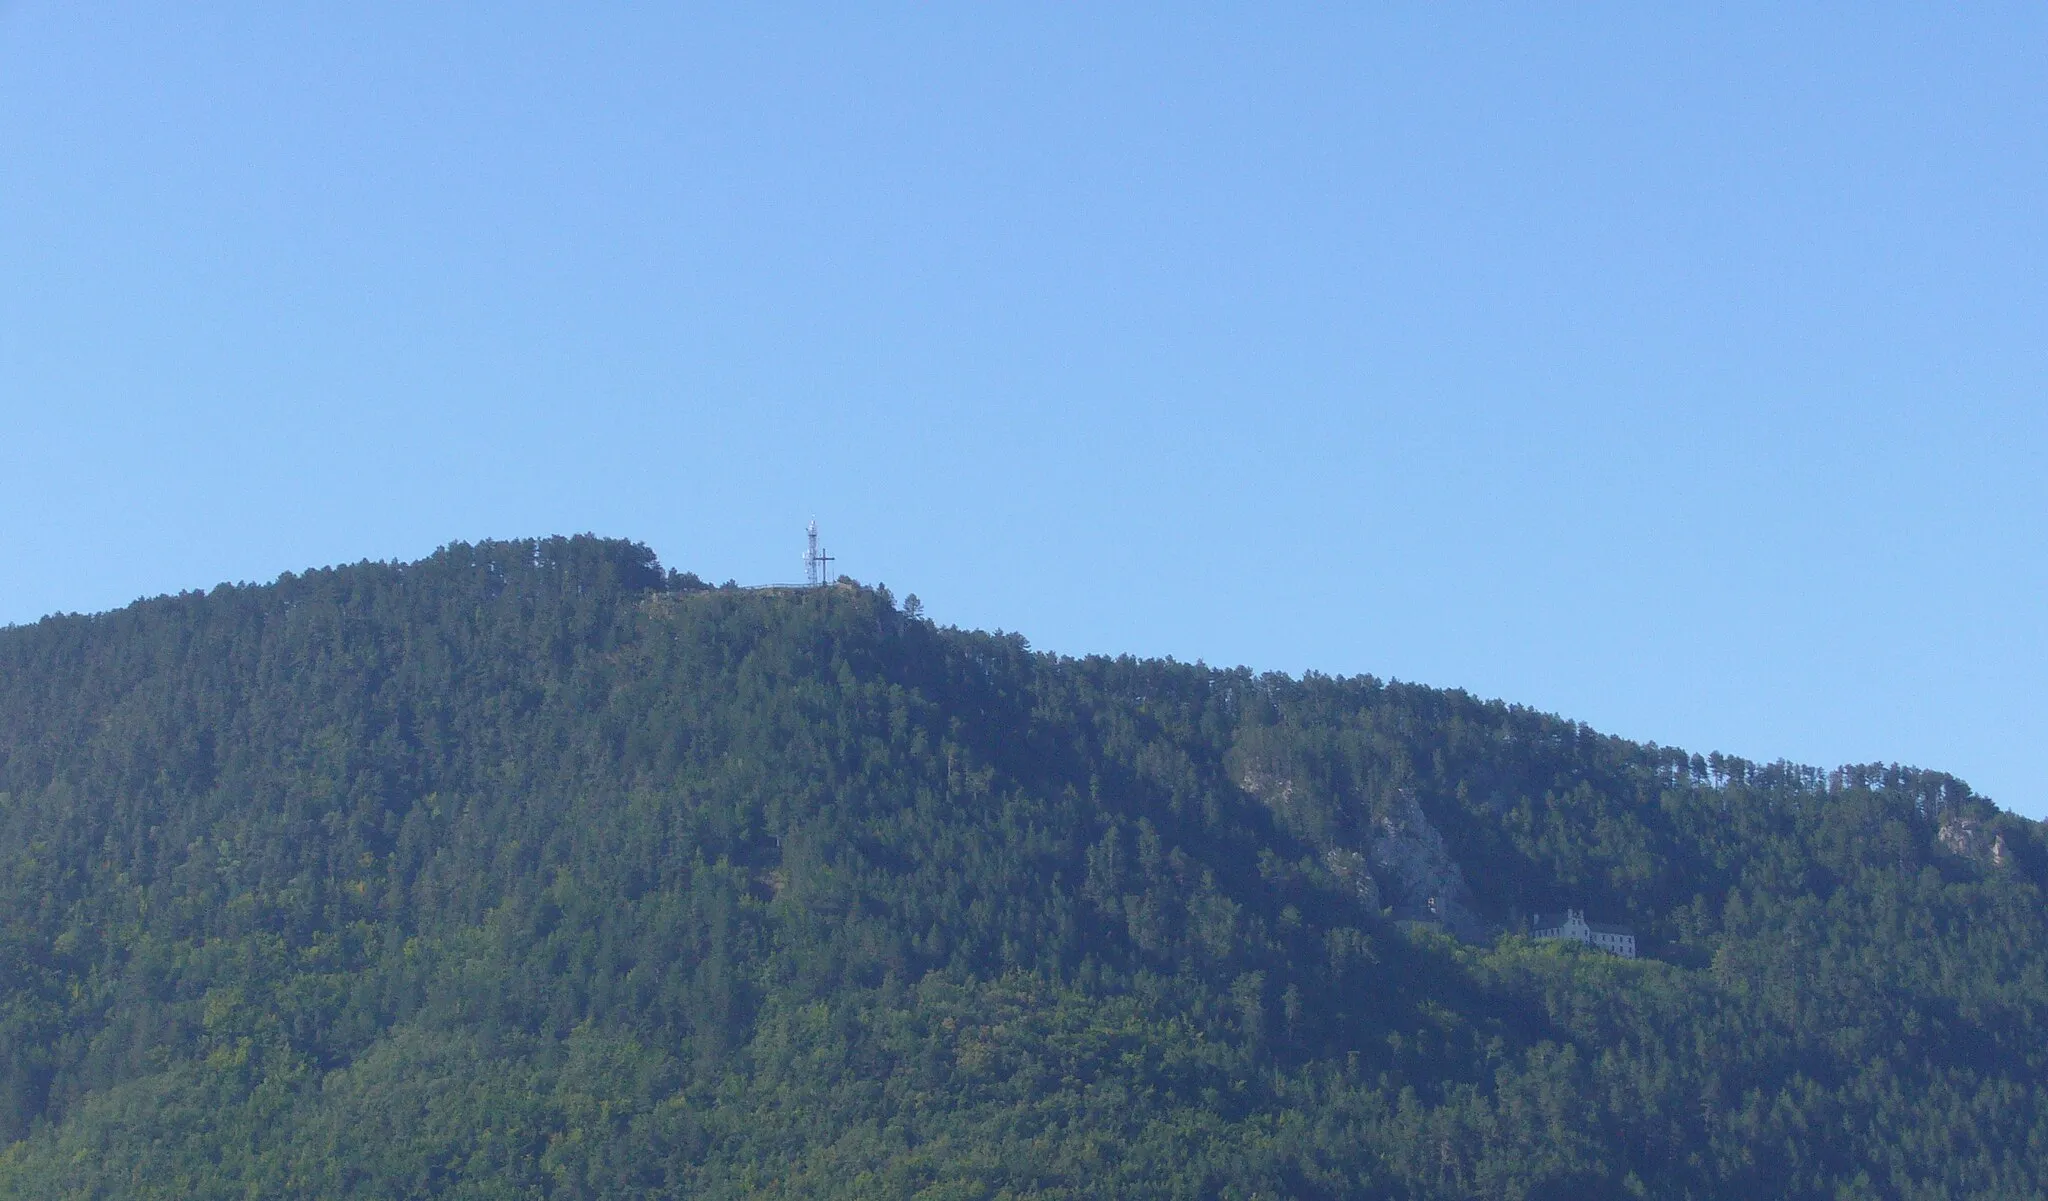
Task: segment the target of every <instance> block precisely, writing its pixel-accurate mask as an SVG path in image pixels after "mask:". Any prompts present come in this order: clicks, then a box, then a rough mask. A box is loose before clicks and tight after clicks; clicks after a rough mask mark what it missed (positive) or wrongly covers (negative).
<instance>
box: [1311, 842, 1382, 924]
mask: <svg viewBox="0 0 2048 1201" xmlns="http://www.w3.org/2000/svg"><path fill="white" fill-rule="evenodd" d="M1323 866H1325V867H1327V868H1329V869H1330V874H1331V875H1333V876H1335V877H1337V879H1339V880H1341V881H1343V882H1344V884H1345V885H1346V886H1347V887H1349V888H1350V889H1351V890H1352V891H1353V892H1354V893H1356V894H1357V895H1358V898H1359V900H1361V901H1363V902H1364V903H1365V907H1366V908H1368V909H1371V910H1374V911H1375V912H1377V911H1378V910H1379V908H1380V907H1381V906H1382V905H1384V904H1385V903H1386V902H1385V901H1383V900H1382V899H1381V897H1380V885H1379V881H1377V880H1375V879H1373V876H1372V868H1371V867H1370V866H1369V865H1368V864H1367V862H1366V858H1365V856H1364V855H1361V854H1359V853H1358V852H1357V851H1354V850H1352V849H1351V848H1350V847H1328V848H1325V849H1324V851H1323Z"/></svg>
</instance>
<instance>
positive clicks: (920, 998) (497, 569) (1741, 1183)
mask: <svg viewBox="0 0 2048 1201" xmlns="http://www.w3.org/2000/svg"><path fill="white" fill-rule="evenodd" d="M1410 807H1413V808H1415V809H1416V810H1418V811H1419V812H1421V813H1422V814H1424V815H1426V817H1427V820H1428V822H1429V823H1430V824H1431V826H1432V828H1433V829H1435V830H1437V831H1440V832H1441V835H1442V839H1443V842H1444V844H1445V846H1446V847H1447V848H1448V850H1449V852H1450V853H1451V855H1452V856H1453V857H1454V858H1455V859H1456V860H1457V862H1458V863H1459V864H1461V865H1462V867H1463V870H1464V873H1465V875H1466V878H1467V879H1468V880H1469V881H1470V883H1471V886H1472V889H1473V892H1474V898H1475V900H1476V902H1477V904H1478V907H1479V909H1480V911H1481V912H1482V913H1483V914H1485V915H1486V916H1488V917H1490V918H1491V919H1492V920H1494V921H1495V922H1496V923H1497V924H1498V926H1499V927H1501V928H1502V929H1506V930H1513V929H1518V928H1519V925H1518V923H1519V922H1520V921H1521V920H1522V917H1523V915H1525V914H1526V913H1528V912H1530V911H1533V910H1539V909H1555V908H1562V907H1563V906H1565V905H1567V904H1569V905H1572V906H1575V907H1581V908H1586V909H1589V910H1591V911H1593V912H1594V913H1595V914H1596V915H1603V916H1609V917H1612V918H1615V919H1618V920H1625V921H1628V922H1630V923H1632V924H1633V925H1634V926H1635V928H1636V929H1637V931H1638V934H1639V936H1640V938H1641V940H1642V942H1643V944H1644V946H1645V948H1646V949H1647V950H1648V951H1649V953H1650V955H1651V958H1648V959H1644V960H1639V961H1635V962H1626V961H1622V960H1618V959H1613V958H1609V957H1606V956H1603V955H1600V954H1598V953H1594V952H1590V951H1584V950H1582V949H1580V948H1576V947H1560V946H1558V945H1555V944H1532V943H1530V942H1528V941H1527V940H1525V939H1523V938H1520V937H1516V936H1513V935H1505V936H1502V937H1499V938H1497V939H1495V940H1494V941H1492V942H1491V943H1490V944H1488V945H1485V946H1479V945H1465V944H1460V943H1458V942H1455V941H1454V940H1452V939H1449V938H1447V937H1443V936H1439V935H1432V934H1429V933H1419V934H1404V933H1402V932H1401V931H1400V930H1399V929H1398V928H1396V927H1395V926H1394V925H1393V924H1392V923H1391V922H1389V920H1388V917H1387V914H1386V913H1385V912H1383V911H1382V910H1381V909H1380V908H1379V907H1378V905H1377V904H1376V903H1375V902H1374V901H1373V900H1372V897H1371V894H1370V893H1369V891H1367V890H1365V889H1363V888H1362V887H1361V886H1360V881H1359V878H1358V876H1357V872H1358V871H1359V870H1362V869H1358V868H1356V867H1354V866H1351V865H1354V864H1356V863H1362V862H1363V860H1361V859H1358V858H1357V857H1356V856H1353V857H1352V858H1351V859H1346V858H1345V854H1346V853H1347V851H1354V850H1362V849H1365V848H1368V847H1369V846H1371V845H1372V841H1373V839H1374V838H1375V837H1376V833H1375V832H1376V831H1378V830H1381V829H1382V828H1383V827H1384V826H1385V824H1386V823H1387V822H1389V821H1394V820H1399V818H1400V815H1401V814H1403V813H1405V812H1407V811H1408V809H1409V808H1410ZM2044 873H2048V844H2044V841H2043V839H2042V836H2041V833H2040V830H2039V827H2037V826H2036V825H2035V824H2033V823H2030V822H2026V821H2024V820H2022V819H2019V818H2016V817H2014V816H2012V815H2009V814H2004V813H2001V812H1999V811H1998V810H1997V809H1996V807H1995V806H1992V805H1991V804H1990V803H1989V802H1987V801H1985V800H1983V799H1982V798H1980V797H1977V796H1975V795H1973V794H1972V793H1971V792H1970V791H1969V789H1968V788H1966V787H1965V786H1963V785H1962V784H1961V783H1960V782H1959V781H1956V780H1954V779H1952V778H1950V777H1947V776H1942V775H1939V774H1937V773H1929V772H1920V771H1914V770H1909V769H1899V768H1884V767H1869V768H1850V769H1843V770H1842V771H1838V772H1834V773H1820V772H1816V771H1813V770H1811V769H1803V768H1796V767H1792V766H1790V765H1785V764H1776V765H1756V764H1750V763H1746V762H1742V761H1738V760H1730V759H1723V758H1720V757H1718V756H1717V757H1713V758H1701V757H1698V756H1690V755H1686V754H1684V753H1681V752H1678V751H1675V750H1670V749H1666V748H1659V747H1655V746H1642V745H1638V744H1633V743H1628V742H1624V741H1622V740H1618V739H1613V738H1608V737H1604V736H1601V735H1598V734H1595V733H1594V732H1592V731H1591V730H1588V729H1586V728H1584V727H1582V726H1577V725H1574V724H1572V723H1568V722H1564V721H1561V720H1558V719H1556V718H1554V717H1550V716H1547V715H1544V714H1540V713H1535V712H1532V711H1529V710H1526V709H1521V708H1516V707H1510V706H1506V705H1501V704H1497V703H1486V702H1481V701H1478V700H1475V699H1473V698H1471V697H1469V696H1466V695H1464V694H1462V693H1457V692H1443V691H1438V690H1432V689H1427V688H1420V687H1415V686H1410V685H1402V684H1390V683H1383V682H1381V681H1378V680H1374V679H1371V678H1369V677H1361V678H1354V679H1332V678H1328V677H1322V676H1316V675H1310V676H1308V677H1306V678H1304V679H1299V680H1296V679H1290V678H1286V677H1281V676H1254V675H1252V674H1251V673H1248V672H1245V671H1241V670H1240V671H1221V670H1215V669H1211V668H1207V667H1204V666H1201V665H1187V664H1179V663H1174V662H1171V661H1167V662H1158V661H1140V660H1135V659H1130V658H1122V659H1101V658H1091V659H1083V660H1075V659H1067V658H1061V657H1056V656H1048V655H1041V654H1036V653H1033V652H1032V651H1031V650H1030V649H1029V647H1028V646H1027V645H1026V644H1025V642H1024V641H1023V640H1022V639H1021V638H1017V637H1014V636H1003V635H989V634H981V633H972V632H964V631H959V630H952V629H940V628H937V627H935V626H933V625H932V624H931V623H930V622H928V621H926V620H924V619H923V618H922V617H921V616H920V615H919V614H918V613H917V612H915V611H912V610H910V608H909V606H907V605H906V608H905V610H903V611H899V610H897V609H896V608H895V606H894V605H893V603H892V602H891V599H890V597H889V595H888V593H887V591H886V590H881V589H876V590H865V589H859V588H854V587H846V586H841V587H835V588H826V589H816V590H761V591H746V590H740V589H736V588H730V587H728V588H718V589H713V588H707V587H705V586H704V585H703V584H702V582H701V581H699V580H697V579H696V577H694V576H689V575H680V574H675V573H666V574H665V573H663V572H662V570H661V569H660V567H659V565H658V564H656V563H655V561H654V558H653V556H652V555H651V554H649V553H648V552H647V550H646V549H645V548H644V547H639V546H636V545H632V544H628V543H619V542H610V541H603V540H598V539H593V538H576V539H552V540H547V541H542V542H514V543H486V544H481V545H476V546H467V545H460V544H457V545H453V546H450V547H447V548H445V549H444V550H442V551H441V552H439V553H437V554H436V555H434V556H433V557H431V558H429V559H427V560H424V561H422V562H419V563H412V564H373V563H365V564H359V565H356V566H353V567H345V568H338V569H333V570H326V571H318V572H312V573H309V574H307V575H304V576H286V577H284V578H283V579H281V580H279V581H278V582H277V583H275V584H273V585H269V586H264V587H227V586H223V587H221V588H218V589H215V590H214V591H213V592H211V593H208V594H203V595H202V594H199V593H189V594H185V595H181V596H175V597H165V598H161V599H157V600H152V601H145V602H141V603H138V604H136V605H133V606H131V607H129V608H127V609H124V610H121V611H119V612H115V613H109V614H104V615H99V616H94V617H60V618H51V619H48V620H45V621H43V622H41V623H38V624H36V625H33V626H25V627H16V628H10V629H7V630H4V631H0V1146H4V1150H0V1196H22V1197H112V1196H138V1197H140V1196H164V1197H172V1196H175V1197H227V1196H236V1197H246V1196H277V1195H306V1196H312V1195H318V1196H336V1197H364V1198H370V1197H415V1196H453V1197H500V1196H503V1197H543V1196H545V1197H577V1198H580V1197H618V1196H666V1195H689V1196H705V1197H723V1196H733V1197H737V1196H742V1195H757V1194H760V1195H771V1196H788V1197H826V1196H832V1197H870V1196H871V1197H906V1196H908V1197H925V1198H997V1197H1012V1198H1022V1197H1080V1196H1102V1195H1119V1196H1141V1197H1142V1196H1158V1197H1244V1198H1249V1197H1254V1196H1266V1197H1277V1196H1294V1197H1345V1196H1372V1197H1379V1196H1394V1197H1416V1198H1422V1197H1475V1196H1479V1197H1503V1198H1543V1197H1562V1196H1573V1197H1607V1196H1613V1197H1626V1196H1656V1197H1700V1198H1705V1197H1750V1196H1785V1197H1834V1196H1859V1195H1872V1196H1876V1195H1883V1196H1892V1197H1902V1198H1936V1197H1986V1198H1989V1197H2000V1198H2009V1197H2025V1196H2041V1195H2043V1194H2044V1189H2048V1183H2044V1177H2048V1104H2044V1100H2043V1096H2042V1090H2040V1089H2039V1087H2038V1085H2037V1081H2039V1080H2040V1079H2042V1078H2044V1077H2048V930H2044V923H2043V910H2042V905H2041V898H2042V888H2043V885H2044V883H2048V878H2044Z"/></svg>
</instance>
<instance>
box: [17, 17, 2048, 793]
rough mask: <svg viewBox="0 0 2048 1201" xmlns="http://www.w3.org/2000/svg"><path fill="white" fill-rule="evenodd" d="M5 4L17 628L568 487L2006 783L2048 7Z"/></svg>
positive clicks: (1211, 624)
mask: <svg viewBox="0 0 2048 1201" xmlns="http://www.w3.org/2000/svg"><path fill="white" fill-rule="evenodd" d="M1100 7H1102V6H1088V7H1080V6H1067V7H1061V8H1050V7H1047V8H1031V7H1019V6H973V7H967V6H961V7H934V6H925V5H919V6H904V7H900V8H882V7H880V6H854V9H855V10H857V11H849V9H848V7H847V6H834V7H832V8H828V9H820V10H803V9H795V8H774V9H770V8H767V7H766V6H749V9H748V11H746V12H745V13H743V15H740V16H737V17H735V16H731V15H726V14H720V13H707V12H680V13H670V12H663V13H656V12H653V11H651V10H653V9H655V8H656V6H640V7H638V8H629V7H626V6H551V7H549V8H531V9H529V8H516V7H511V6H504V5H491V6H481V5H479V6H474V7H465V6H458V5H412V4H407V5H367V4H366V5H324V6H281V5H269V4H266V5H255V4H247V5H243V4H210V5H204V6H198V5H170V4H122V5H93V4H55V3H33V4H23V3H0V488H4V496H5V502H4V511H0V622H20V621H31V620H34V619H35V618H37V617H38V616H40V615H42V614H44V613H47V612H51V611H57V610H67V611H77V610H82V611H91V610H99V609H105V608H110V607H114V606H118V605H121V604H125V603H126V602H128V601H129V600H131V599H133V598H135V597H137V596H140V595H145V594H155V593H160V592H165V591H175V590H178V589H183V588H190V587H205V586H210V585H212V584H213V583H215V582H217V581H220V580H266V579H269V578H272V577H274V576H275V575H276V574H277V573H279V572H281V571H284V570H287V569H301V568H305V567H308V566H313V565H320V564H327V563H333V562H338V561H347V560H355V559H360V558H365V557H369V558H412V557H417V556H420V555H423V554H426V553H428V552H430V551H431V550H432V549H433V548H434V547H435V546H437V545H439V544H441V543H443V542H446V541H449V540H451V539H477V538H484V537H511V536H527V535H534V534H545V533H554V532H574V531H583V530H594V531H597V532H600V533H605V534H612V535H619V536H626V537H632V538H638V539H641V540H644V541H646V542H648V543H650V544H651V545H652V546H654V548H655V549H656V550H657V551H658V552H660V554H661V556H662V558H663V560H664V561H665V562H667V563H669V564H671V565H672V566H676V567H679V568H684V569H688V570H694V571H696V572H698V573H699V574H701V575H703V576H705V577H707V578H710V579H712V580H714V581H718V580H724V579H726V578H728V577H736V578H738V579H739V580H741V581H743V582H765V581H774V580H790V579H793V578H797V577H799V576H800V575H801V570H802V569H801V563H800V559H799V555H800V552H801V548H802V531H803V526H804V523H805V521H807V520H808V519H809V518H811V517H812V516H814V515H815V516H816V517H817V518H818V520H819V522H820V523H821V525H822V526H823V528H824V531H825V535H826V542H827V544H828V545H829V546H830V547H831V548H832V549H833V550H834V552H835V553H837V554H838V555H839V556H840V566H841V567H842V568H843V569H844V570H845V571H847V572H848V573H849V574H852V575H854V576H856V577H858V578H860V579H862V580H865V581H869V582H877V581H882V582H887V583H888V584H889V585H891V586H892V587H893V588H894V589H895V590H896V592H897V593H898V594H899V595H901V594H903V593H906V592H916V593H918V594H920V595H921V596H922V597H923V598H924V600H925V601H926V604H927V607H928V609H929V611H930V612H931V613H932V615H933V616H935V617H937V618H939V619H940V620H942V621H947V622H956V623H959V624H962V625H973V626H983V627H1003V628H1007V629H1014V630H1019V631H1022V632H1023V633H1025V634H1026V635H1028V636H1029V637H1030V638H1031V639H1032V640H1033V642H1034V644H1035V645H1037V646H1039V647H1041V648H1045V649H1051V650H1059V651H1066V652H1075V653H1082V652H1090V651H1111V652H1115V651H1132V652H1138V653H1143V654H1154V655H1165V654H1171V655H1174V656H1177V657H1180V658H1183V659H1204V660H1207V661H1208V662H1210V663H1217V664H1236V663H1248V664H1250V665H1252V666H1254V667H1257V668H1261V669H1282V670H1287V671H1296V672H1298V671H1301V670H1303V669H1306V668H1316V669H1320V670H1324V671H1329V672H1344V673H1349V672H1365V671H1369V672H1373V673H1375V674H1378V675H1382V676H1394V677H1399V678H1402V679H1411V680H1418V681H1422V682H1426V683H1431V684H1439V685H1447V686H1460V687H1465V688H1468V689H1471V690H1473V691H1475V692H1478V693H1480V694H1483V695H1488V696H1500V697H1505V698H1507V699H1510V700H1515V701H1521V702H1525V703H1528V704H1532V705H1535V706H1539V707H1541V708H1544V709H1549V710H1554V711H1557V712H1561V713H1563V714H1566V715H1568V716H1571V717H1574V718H1578V719H1581V720H1584V721H1587V722H1590V723H1592V724H1593V725H1595V726H1597V727H1599V728H1601V729H1604V730H1608V731H1612V732H1615V733H1619V734H1624V735H1628V736H1630V737H1635V738H1641V739H1646V740H1647V739H1654V740H1656V741H1659V742H1663V743H1667V744H1676V745H1680V746H1684V747H1687V748H1689V749H1693V750H1698V751H1707V750H1716V749H1718V750H1722V751H1726V752H1729V753H1733V754H1740V755H1744V756H1747V757H1750V758H1757V759H1772V758H1778V757H1785V758H1790V759H1794V760H1798V761H1802V762H1810V763H1818V764H1822V765H1832V764H1836V763H1840V762H1844V761H1867V760H1875V759H1884V760H1900V761H1904V762H1909V763H1917V764H1921V765H1924V766H1929V767H1938V768H1942V769H1945V770H1949V771H1953V772H1955V773H1956V774H1958V775H1961V776H1962V777H1964V778H1965V779H1967V780H1969V781H1970V782H1971V783H1973V784H1974V785H1976V786H1977V787H1978V788H1979V789H1980V790H1982V791H1985V792H1987V793H1989V794H1990V795H1992V796H1994V797H1995V798H1997V799H1998V800H2000V801H2002V802H2004V803H2005V804H2007V805H2008V806H2010V807H2014V808H2017V809H2019V810H2021V811H2023V812H2028V813H2031V814H2035V815H2041V814H2043V813H2044V812H2048V766H2044V758H2048V756H2044V748H2048V687H2044V685H2048V609H2044V605H2043V591H2044V583H2048V518H2044V514H2048V464H2044V463H2043V451H2044V447H2048V8H2043V7H2042V6H2040V5H2038V4H2033V5H2013V6H2009V7H1992V6H1982V7H1969V8H1965V7H1964V6H1950V5H1941V6H1934V5H1925V6H1916V7H1913V8H1906V7H1879V6H1867V5H1855V6H1842V7H1838V8H1823V7H1820V6H1779V5H1773V6H1767V7H1758V8H1753V9H1742V10H1730V9H1725V8H1724V6H1710V7H1712V8H1714V9H1716V10H1717V11H1715V12H1713V13H1701V12H1697V11H1688V8H1699V7H1709V6H1670V5H1660V6H1644V5H1617V6H1612V7H1594V6H1579V5H1571V6H1549V9H1550V11H1539V10H1538V6H1501V5H1478V4H1473V5H1465V6H1458V5H1429V6H1420V5H1418V6H1413V7H1408V8H1399V7H1388V8H1376V11H1375V14H1374V15H1370V16H1361V15H1357V14H1349V13H1342V12H1339V13H1330V12H1307V11H1303V10H1299V9H1278V8H1274V7H1271V6H1260V7H1259V8H1257V9H1251V8H1245V9H1224V8H1205V9H1202V10H1201V11H1199V12H1198V13H1191V12H1190V11H1189V10H1188V9H1187V8H1185V7H1183V6H1171V7H1161V8H1155V9H1141V8H1137V7H1135V6H1116V8H1117V11H1116V12H1115V13H1114V14H1106V13H1103V12H1099V11H1096V10H1097V9H1098V8H1100Z"/></svg>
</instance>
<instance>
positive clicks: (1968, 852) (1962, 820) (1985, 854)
mask: <svg viewBox="0 0 2048 1201" xmlns="http://www.w3.org/2000/svg"><path fill="white" fill-rule="evenodd" d="M1936 836H1937V837H1938V838H1939V839H1940V840H1941V845H1942V846H1944V847H1947V848H1948V849H1949V850H1950V851H1951V852H1953V853H1955V854H1957V855H1961V856H1962V857H1963V858H1965V859H1975V860H1976V861H1977V862H1979V863H1987V864H1989V865H1991V866H1992V867H2004V866H2005V864H2006V860H2007V858H2008V856H2007V854H2006V850H2005V836H2004V835H2003V834H1996V833H1993V832H1991V831H1989V830H1986V829H1985V828H1984V826H1983V823H1981V822H1979V821H1978V820H1977V819H1976V818H1974V817H1966V816H1964V815H1962V814H1960V813H1947V814H1943V815H1942V818H1941V825H1940V827H1939V828H1938V830H1937V831H1936Z"/></svg>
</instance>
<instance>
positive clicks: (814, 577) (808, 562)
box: [804, 517, 833, 588]
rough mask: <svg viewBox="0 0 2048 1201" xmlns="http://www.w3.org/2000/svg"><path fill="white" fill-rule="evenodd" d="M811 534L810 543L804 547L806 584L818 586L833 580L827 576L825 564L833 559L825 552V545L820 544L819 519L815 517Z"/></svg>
mask: <svg viewBox="0 0 2048 1201" xmlns="http://www.w3.org/2000/svg"><path fill="white" fill-rule="evenodd" d="M809 534H810V543H809V545H808V546H806V547H805V549H804V585H805V586H806V587H809V588H816V587H818V586H819V585H821V584H827V583H830V582H831V581H830V580H829V579H828V578H827V576H826V573H825V564H827V563H830V562H832V561H833V559H832V556H831V555H828V554H826V553H825V548H824V547H821V546H819V545H818V519H817V518H815V517H813V518H811V526H810V530H809Z"/></svg>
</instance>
